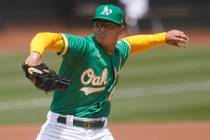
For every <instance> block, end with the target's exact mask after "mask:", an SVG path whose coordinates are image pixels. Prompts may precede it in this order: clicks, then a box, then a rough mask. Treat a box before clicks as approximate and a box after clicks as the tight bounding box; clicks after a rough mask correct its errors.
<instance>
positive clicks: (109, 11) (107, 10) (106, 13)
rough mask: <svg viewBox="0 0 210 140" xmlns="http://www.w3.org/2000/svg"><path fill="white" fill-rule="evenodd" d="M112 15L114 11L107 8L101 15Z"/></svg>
mask: <svg viewBox="0 0 210 140" xmlns="http://www.w3.org/2000/svg"><path fill="white" fill-rule="evenodd" d="M111 13H112V9H109V8H108V7H107V6H105V7H104V10H103V11H102V12H101V13H100V14H102V15H107V16H108V15H110V14H111Z"/></svg>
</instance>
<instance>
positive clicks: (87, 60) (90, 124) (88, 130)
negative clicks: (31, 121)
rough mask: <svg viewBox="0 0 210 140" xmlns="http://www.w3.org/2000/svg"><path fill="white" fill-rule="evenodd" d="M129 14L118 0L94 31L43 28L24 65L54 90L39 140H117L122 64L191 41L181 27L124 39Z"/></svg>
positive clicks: (104, 8)
mask: <svg viewBox="0 0 210 140" xmlns="http://www.w3.org/2000/svg"><path fill="white" fill-rule="evenodd" d="M123 18H124V14H123V11H122V10H121V8H119V7H117V6H114V5H111V4H110V5H100V6H98V7H97V9H96V13H95V16H94V17H93V18H92V19H91V21H93V24H94V26H93V34H90V35H87V36H85V37H81V36H76V35H73V34H66V33H51V32H42V33H38V34H37V35H36V36H35V37H34V38H33V40H32V41H31V47H30V54H29V56H28V57H27V59H26V60H25V62H24V64H23V65H22V68H23V70H24V72H25V74H26V77H27V78H28V79H30V80H31V81H32V83H33V84H34V85H35V86H36V87H37V88H39V89H41V90H43V91H45V92H48V91H54V94H53V99H52V103H51V106H50V111H49V112H48V114H47V121H46V122H45V124H44V125H43V126H42V128H41V131H40V132H39V134H38V136H37V138H36V140H113V139H114V138H113V136H112V134H111V132H110V131H109V129H108V126H107V124H108V122H107V118H108V116H109V113H110V110H111V102H110V101H111V97H112V94H113V91H114V89H115V87H116V84H117V82H118V79H119V74H120V70H121V68H122V67H123V65H124V64H125V62H126V60H127V58H128V56H130V55H132V54H133V53H137V52H142V51H143V50H147V49H149V48H153V47H155V46H160V45H164V44H170V45H174V46H178V47H180V46H179V43H184V44H187V43H188V40H189V38H188V36H187V35H185V33H184V32H182V31H179V30H170V31H168V32H163V33H157V34H151V35H134V36H128V37H124V38H121V39H120V36H121V34H122V33H123V31H124V26H123V25H124V24H123ZM47 49H50V50H53V51H54V52H56V53H57V54H58V55H59V56H61V57H63V60H62V64H61V66H60V70H59V74H56V73H55V72H54V71H53V70H50V68H48V67H47V65H46V64H45V63H44V62H43V60H42V56H43V55H44V53H45V52H46V51H47Z"/></svg>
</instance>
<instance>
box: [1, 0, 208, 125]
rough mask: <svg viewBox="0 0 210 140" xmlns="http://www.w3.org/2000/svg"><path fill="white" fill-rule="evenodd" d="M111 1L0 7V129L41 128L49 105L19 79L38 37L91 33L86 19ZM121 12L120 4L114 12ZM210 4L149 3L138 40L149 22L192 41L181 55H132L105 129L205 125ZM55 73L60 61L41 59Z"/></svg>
mask: <svg viewBox="0 0 210 140" xmlns="http://www.w3.org/2000/svg"><path fill="white" fill-rule="evenodd" d="M108 2H112V3H114V4H119V2H118V1H114V0H100V1H99V0H59V1H58V0H44V1H43V0H36V1H31V0H13V1H2V2H1V5H0V48H1V51H0V64H1V68H0V77H1V78H0V125H5V124H6V125H7V124H31V123H36V124H41V123H42V122H44V121H45V114H46V113H47V111H48V107H49V104H50V100H51V94H49V95H45V94H43V93H42V92H40V91H39V90H37V89H36V88H34V87H33V86H32V84H31V83H30V82H29V81H28V80H27V79H25V77H24V73H23V72H22V70H21V63H22V62H23V61H24V60H25V58H26V56H27V55H28V53H29V45H30V40H31V39H32V37H33V36H34V35H35V34H36V33H37V32H43V31H50V32H66V33H73V34H77V35H86V34H88V33H91V27H92V24H91V22H90V21H89V18H90V17H91V16H92V15H93V14H94V9H95V7H96V6H97V5H98V4H102V3H108ZM120 6H123V5H120ZM209 9H210V1H208V0H203V1H199V0H181V1H177V0H170V1H169V0H158V1H154V0H153V1H152V0H151V1H150V11H149V12H148V14H147V15H146V16H145V17H144V18H143V19H142V20H141V21H139V27H140V29H141V32H142V33H148V32H149V33H151V32H154V31H153V30H152V27H151V25H152V22H154V20H155V19H158V20H159V21H161V24H162V25H163V27H164V30H165V31H167V30H168V29H173V28H177V29H181V30H183V31H185V32H186V33H187V34H188V35H189V36H190V37H191V43H190V44H189V46H188V47H187V48H185V49H183V48H175V47H160V48H155V49H153V50H150V51H147V52H143V53H141V54H136V55H134V56H131V57H130V58H129V60H128V62H127V63H126V65H125V66H124V69H123V70H122V71H121V78H120V82H119V85H118V87H117V91H116V94H115V95H114V97H113V103H112V112H111V116H110V121H111V122H131V121H132V122H137V121H138V122H162V121H163V122H171V121H172V122H176V121H179V122H180V121H181V122H186V121H190V122H192V121H210V40H209V37H210V35H209V33H210V32H209V31H210V18H209V17H210V10H209ZM44 59H45V61H46V62H47V63H49V65H50V67H52V68H54V69H55V70H58V66H59V64H60V61H61V58H59V57H57V56H56V54H54V53H52V52H49V53H48V54H47V55H46V57H45V58H44Z"/></svg>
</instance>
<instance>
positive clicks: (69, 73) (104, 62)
mask: <svg viewBox="0 0 210 140" xmlns="http://www.w3.org/2000/svg"><path fill="white" fill-rule="evenodd" d="M63 36H64V39H65V40H66V42H67V43H66V44H68V47H69V49H68V51H67V52H66V54H65V55H64V56H63V62H62V64H61V67H60V71H59V73H60V75H62V76H64V77H66V78H68V79H70V80H71V84H70V86H69V87H68V89H67V90H65V91H55V92H54V95H53V100H52V104H51V108H50V110H51V111H52V112H56V113H59V114H63V115H67V114H68V115H74V116H76V117H86V118H98V117H107V116H108V115H109V113H110V107H111V104H110V99H111V96H112V91H113V89H114V88H115V87H116V84H117V81H118V77H119V72H120V69H121V68H122V66H123V65H124V63H125V62H126V60H127V57H128V54H129V52H130V47H129V44H128V43H127V42H126V41H125V40H119V41H118V42H117V44H116V48H115V50H114V52H113V54H112V55H110V54H108V53H107V52H106V51H105V50H103V48H102V47H101V46H100V44H99V43H98V42H97V41H96V37H95V35H88V36H85V37H80V36H75V35H72V34H63Z"/></svg>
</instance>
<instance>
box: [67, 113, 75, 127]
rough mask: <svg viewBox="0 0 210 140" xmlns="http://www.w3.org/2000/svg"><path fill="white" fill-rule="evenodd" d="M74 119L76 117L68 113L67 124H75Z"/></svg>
mask: <svg viewBox="0 0 210 140" xmlns="http://www.w3.org/2000/svg"><path fill="white" fill-rule="evenodd" d="M73 119H74V117H73V116H71V115H66V124H67V125H69V126H73Z"/></svg>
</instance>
